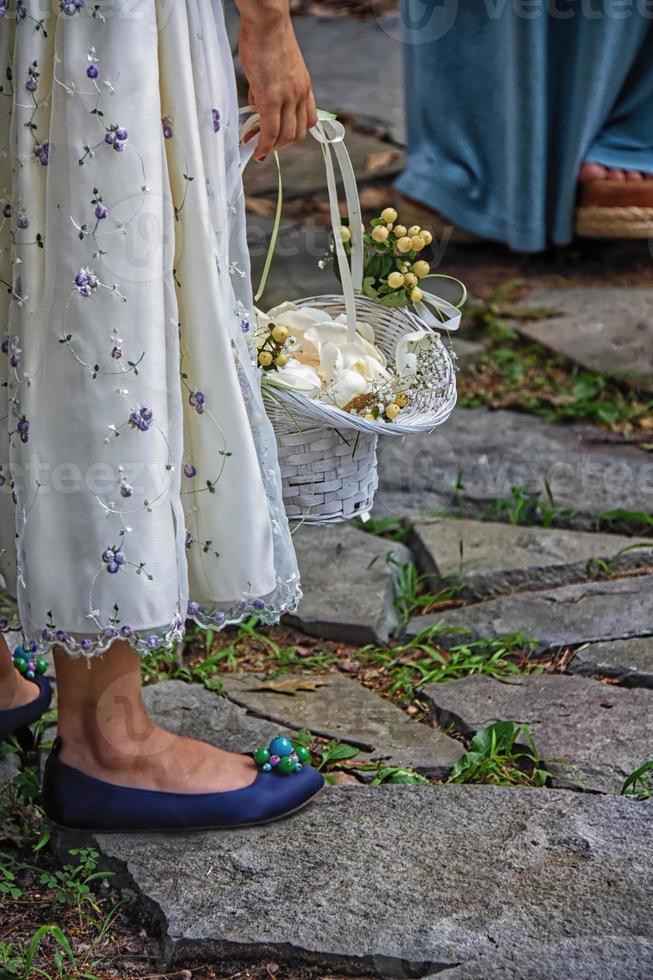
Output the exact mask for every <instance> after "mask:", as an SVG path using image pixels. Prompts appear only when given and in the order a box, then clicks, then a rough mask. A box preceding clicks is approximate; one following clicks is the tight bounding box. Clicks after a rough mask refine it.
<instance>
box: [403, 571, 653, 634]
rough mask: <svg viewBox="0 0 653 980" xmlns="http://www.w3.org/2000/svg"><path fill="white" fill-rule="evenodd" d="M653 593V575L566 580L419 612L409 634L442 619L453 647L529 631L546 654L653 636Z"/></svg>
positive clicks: (409, 627) (412, 620)
mask: <svg viewBox="0 0 653 980" xmlns="http://www.w3.org/2000/svg"><path fill="white" fill-rule="evenodd" d="M652 595H653V575H638V576H632V577H630V578H621V579H615V580H612V581H604V582H584V583H581V584H578V585H562V586H560V588H557V589H546V590H543V591H541V592H520V593H515V594H513V595H506V596H499V597H498V598H495V599H487V600H486V601H484V602H479V603H477V604H476V605H471V606H466V607H464V608H461V609H452V610H446V611H445V612H442V613H433V614H431V615H428V616H415V617H414V618H413V619H411V620H410V622H409V623H408V626H407V627H406V635H407V636H408V637H409V638H410V637H413V636H416V635H417V634H418V633H419V632H420V630H422V629H424V628H425V627H426V626H433V625H435V624H436V623H439V624H441V625H442V627H443V630H444V631H445V632H444V635H443V636H442V637H441V638H440V640H441V642H442V643H443V644H444V645H445V646H452V645H454V644H456V643H460V642H461V638H462V639H463V640H464V639H479V638H482V637H487V638H492V637H498V636H507V635H509V634H510V633H523V634H524V636H526V637H528V638H529V639H532V640H534V641H535V642H536V644H537V650H538V651H539V652H540V653H543V652H545V651H547V650H554V649H558V648H560V647H564V646H579V645H580V644H581V643H595V642H599V641H601V640H618V639H627V638H630V637H634V636H651V635H653V602H652V601H651V596H652ZM461 630H462V631H463V632H461ZM447 631H450V632H447ZM456 631H457V632H456Z"/></svg>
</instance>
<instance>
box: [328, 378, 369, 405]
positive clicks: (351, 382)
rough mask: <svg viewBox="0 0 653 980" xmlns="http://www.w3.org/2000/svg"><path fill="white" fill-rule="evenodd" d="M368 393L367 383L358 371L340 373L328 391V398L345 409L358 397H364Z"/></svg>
mask: <svg viewBox="0 0 653 980" xmlns="http://www.w3.org/2000/svg"><path fill="white" fill-rule="evenodd" d="M366 391H367V381H366V380H365V378H364V377H363V376H362V375H361V374H358V372H357V371H347V370H343V371H339V372H338V373H337V374H336V376H335V379H334V381H333V383H332V384H331V385H330V386H329V388H328V389H327V396H328V397H329V399H330V400H331V401H334V402H335V403H336V405H337V406H338V407H339V408H344V406H345V405H347V404H348V402H350V401H351V400H352V398H356V397H357V396H358V395H363V394H364V393H365V392H366Z"/></svg>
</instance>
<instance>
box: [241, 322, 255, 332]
mask: <svg viewBox="0 0 653 980" xmlns="http://www.w3.org/2000/svg"><path fill="white" fill-rule="evenodd" d="M240 329H241V330H242V331H243V333H249V332H250V330H251V329H252V328H251V325H250V322H249V320H241V321H240Z"/></svg>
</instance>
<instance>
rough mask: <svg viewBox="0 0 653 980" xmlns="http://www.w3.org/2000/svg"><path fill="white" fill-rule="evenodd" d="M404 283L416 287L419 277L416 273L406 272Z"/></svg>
mask: <svg viewBox="0 0 653 980" xmlns="http://www.w3.org/2000/svg"><path fill="white" fill-rule="evenodd" d="M404 283H405V285H406V286H416V285H417V276H416V275H415V273H414V272H406V273H405V274H404Z"/></svg>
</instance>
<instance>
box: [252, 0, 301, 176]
mask: <svg viewBox="0 0 653 980" xmlns="http://www.w3.org/2000/svg"><path fill="white" fill-rule="evenodd" d="M237 3H238V8H239V10H240V41H239V52H240V60H241V62H242V65H243V68H244V69H245V74H246V76H247V81H248V82H249V101H250V103H251V104H252V105H253V106H254V107H255V108H256V111H257V112H258V113H259V114H260V117H261V121H260V123H259V127H260V132H259V140H258V146H257V148H256V153H255V154H254V156H255V157H256V159H257V160H258V161H263V160H265V158H266V156H267V155H268V153H271V152H272V151H273V150H280V149H281V148H282V147H284V146H289V145H290V144H291V143H298V142H299V141H300V140H303V139H304V137H305V136H306V133H307V132H308V130H309V129H310V127H311V126H314V125H315V123H316V122H317V114H316V111H315V99H314V98H313V90H312V87H311V79H310V76H309V74H308V71H307V69H306V65H305V63H304V59H303V57H302V53H301V51H300V50H299V45H298V44H297V38H296V37H295V32H294V30H293V26H292V22H291V20H290V12H289V5H288V0H237ZM253 135H255V134H254V133H252V134H251V136H253ZM248 138H250V137H249V136H248Z"/></svg>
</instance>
